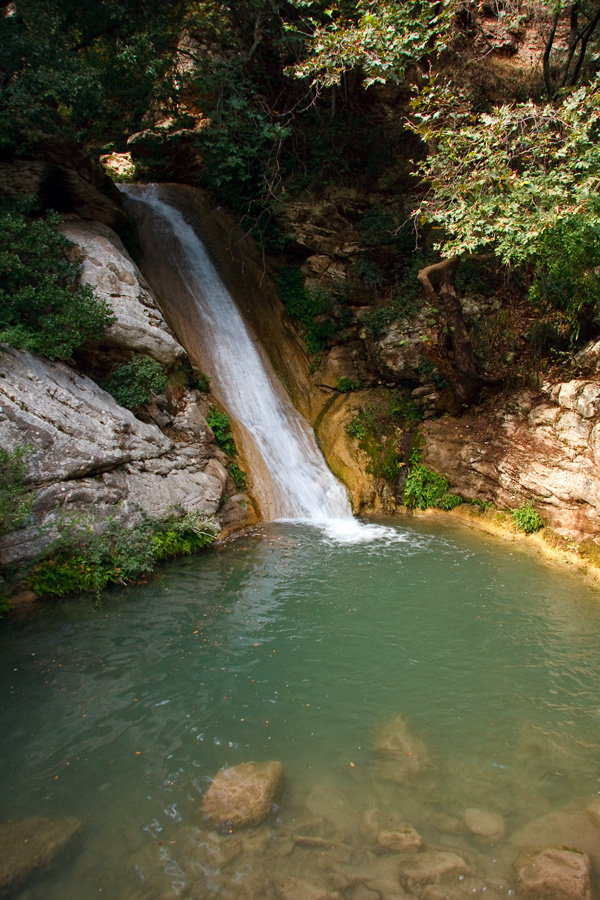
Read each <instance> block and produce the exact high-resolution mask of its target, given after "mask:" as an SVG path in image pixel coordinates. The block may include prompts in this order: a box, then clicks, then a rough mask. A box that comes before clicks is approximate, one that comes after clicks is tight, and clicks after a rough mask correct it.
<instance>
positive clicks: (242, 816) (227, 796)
mask: <svg viewBox="0 0 600 900" xmlns="http://www.w3.org/2000/svg"><path fill="white" fill-rule="evenodd" d="M282 781H283V766H282V764H281V763H280V762H275V761H271V762H264V763H256V762H248V763H240V765H238V766H231V768H229V769H223V770H222V771H221V772H218V773H217V775H216V776H215V779H214V781H213V783H212V784H211V786H210V787H209V789H208V791H207V792H206V794H205V797H204V800H203V802H202V808H203V810H204V814H205V815H206V816H207V817H208V819H210V821H211V822H212V823H213V824H214V825H216V826H217V827H219V828H227V827H229V828H241V827H243V826H244V825H257V824H258V823H259V822H262V821H263V819H266V817H267V816H268V815H269V813H270V812H271V807H272V805H273V801H274V799H275V797H276V796H277V793H278V791H279V789H280V787H281V783H282Z"/></svg>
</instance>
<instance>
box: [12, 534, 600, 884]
mask: <svg viewBox="0 0 600 900" xmlns="http://www.w3.org/2000/svg"><path fill="white" fill-rule="evenodd" d="M598 609H599V607H598V605H597V595H596V594H594V593H593V592H591V591H589V590H588V589H586V588H583V587H582V586H581V584H579V583H578V582H576V581H574V580H572V579H570V578H568V577H565V578H561V577H560V576H557V575H556V573H555V572H554V571H553V570H551V569H546V568H542V567H541V566H539V565H538V564H537V563H536V562H535V561H534V560H531V559H528V558H527V557H524V556H522V555H519V554H514V553H513V552H512V551H511V550H510V549H509V548H507V547H504V546H501V545H497V544H496V543H495V542H493V541H487V540H481V539H479V538H478V536H476V535H471V534H470V533H464V532H462V531H460V530H459V529H456V530H452V531H447V530H446V531H443V530H442V529H440V528H439V527H437V526H431V525H429V524H419V523H417V525H416V527H415V526H413V525H411V526H408V525H402V526H400V527H399V526H398V525H397V524H390V523H389V522H388V523H367V524H362V523H354V522H349V523H348V522H345V521H343V522H341V523H340V522H335V521H334V522H331V521H330V522H327V523H321V524H319V525H317V526H307V525H306V524H302V523H296V524H291V523H287V524H284V523H277V524H274V525H271V526H269V527H266V528H265V529H264V531H263V533H262V534H261V535H258V536H253V537H247V538H243V539H240V540H238V541H237V542H235V543H234V544H233V545H232V546H231V547H230V548H228V550H227V551H226V552H222V551H217V552H210V553H207V554H205V555H204V556H199V557H196V558H193V559H185V560H181V561H176V562H174V563H171V564H169V565H167V566H165V567H163V568H162V569H161V570H160V572H159V574H158V576H157V577H156V578H155V579H154V580H153V581H152V582H151V583H150V584H148V585H145V586H134V587H132V588H130V589H126V590H124V589H117V590H113V591H107V592H106V594H105V595H103V597H102V599H101V600H100V602H98V603H97V602H96V601H89V600H86V599H80V600H77V601H69V602H65V603H61V604H57V605H56V606H55V607H54V608H51V609H48V611H47V613H45V614H42V615H41V616H39V617H38V618H37V619H36V620H34V621H32V622H31V623H29V624H25V625H19V626H18V627H17V626H13V625H11V624H10V623H6V625H5V628H4V630H3V633H2V634H0V644H2V647H1V652H0V668H1V670H2V679H3V684H4V686H5V691H4V693H3V699H2V701H1V703H0V716H1V727H0V752H1V753H2V758H3V760H4V761H5V764H4V776H5V777H4V779H3V782H2V784H1V785H0V798H1V803H2V808H3V811H4V815H3V818H4V819H8V818H23V817H27V816H32V815H39V814H43V815H50V816H64V815H77V816H79V817H80V818H82V819H85V821H86V823H87V825H86V831H85V835H84V838H83V839H82V840H81V843H80V845H79V846H78V847H77V852H74V853H72V854H70V856H69V858H68V859H66V860H65V862H64V865H63V867H62V868H59V869H56V870H54V872H53V873H51V874H49V875H48V876H47V877H45V878H44V879H40V880H39V882H37V883H34V884H33V885H32V886H31V887H29V888H28V889H27V894H26V896H27V898H28V900H42V897H43V898H44V900H58V898H59V897H60V898H61V900H88V897H89V898H91V897H92V896H94V897H97V896H98V894H99V892H100V891H101V892H102V893H103V894H104V896H111V897H113V898H115V900H120V898H123V900H125V898H127V900H132V898H136V900H138V898H139V900H149V898H150V897H161V900H162V897H163V896H164V897H165V898H166V897H167V896H181V897H182V898H183V897H190V898H196V897H198V896H203V897H204V896H206V897H212V896H213V894H214V895H215V896H216V895H217V894H218V895H219V897H229V896H231V897H232V898H233V897H236V900H237V898H239V897H240V896H241V897H248V898H253V897H256V898H259V897H260V898H263V897H267V898H270V897H273V898H275V897H278V898H280V897H284V898H285V897H288V896H289V897H296V896H298V895H299V892H300V893H301V891H302V890H306V888H301V887H299V886H298V884H299V882H306V881H308V882H310V883H312V884H313V885H316V886H317V887H318V888H319V889H320V890H325V889H327V890H328V891H330V892H332V891H333V892H337V893H338V894H340V896H342V897H343V898H344V900H356V896H355V895H356V885H358V884H360V885H363V887H364V891H366V890H368V891H369V892H370V894H369V896H371V894H373V893H374V892H375V893H378V894H379V895H381V896H383V897H385V896H386V892H387V894H393V893H394V892H393V891H392V887H393V884H395V885H396V893H397V891H398V890H399V888H398V873H400V883H401V885H402V889H404V890H405V891H410V890H411V886H412V887H414V884H413V882H415V879H417V875H416V874H415V872H413V873H412V875H411V871H412V869H411V865H412V868H413V869H414V868H415V866H414V863H411V859H412V856H410V859H409V857H408V856H406V855H403V854H409V855H410V854H413V855H414V852H415V851H414V849H413V850H408V849H406V851H404V850H402V849H401V848H402V842H403V841H408V840H409V839H410V840H412V841H415V840H416V839H415V838H414V833H417V835H418V837H419V840H420V841H421V845H420V847H421V849H420V850H419V865H421V866H426V867H427V866H428V867H429V868H428V869H427V871H423V872H421V874H420V875H419V876H418V877H419V878H420V879H421V882H422V883H423V884H425V883H427V879H428V878H432V879H434V878H437V877H438V876H439V879H441V884H442V888H440V890H444V889H445V888H444V885H446V886H447V890H448V891H451V892H454V893H448V896H453V897H454V896H457V897H462V896H463V895H465V896H466V895H467V893H468V894H469V895H471V894H472V893H473V892H479V891H481V890H483V887H484V886H485V887H486V892H487V896H496V897H504V896H507V895H508V894H509V893H510V891H512V890H514V887H515V886H514V883H513V880H514V876H513V873H512V861H513V859H514V857H515V855H516V853H517V852H518V849H519V846H518V841H519V840H521V839H523V840H524V838H522V835H531V834H532V833H534V832H535V833H539V834H546V833H547V832H548V831H549V830H551V826H552V822H553V821H554V819H553V818H552V817H555V818H556V817H558V820H559V824H560V822H562V823H563V824H562V825H560V827H561V828H564V827H566V825H565V824H564V823H565V822H567V823H571V825H572V829H571V833H572V834H574V835H582V836H581V837H578V838H577V839H578V840H581V841H584V840H585V841H588V840H589V841H592V839H594V840H596V845H595V846H599V845H600V831H599V830H596V832H594V831H593V828H594V826H593V824H592V825H590V822H592V823H593V821H595V820H594V815H596V813H595V812H594V810H595V809H596V807H594V809H592V807H591V805H590V804H591V801H592V798H593V797H596V796H597V793H596V792H597V791H598V790H600V782H599V772H598V765H597V760H598V758H599V750H600V747H599V746H598V744H599V729H600V715H599V713H598V709H599V705H600V673H599V672H598V666H597V647H598V643H599V638H600V620H599V616H598ZM386 723H387V724H386ZM382 727H383V728H384V730H385V728H386V727H388V728H391V729H392V731H391V732H390V734H388V738H387V745H386V742H385V738H384V739H383V749H381V746H380V748H379V750H378V749H377V746H376V744H377V741H376V738H375V735H376V734H380V732H381V728H382ZM378 740H379V743H380V745H381V740H382V739H381V738H379V739H378ZM386 746H387V750H386V749H385V747H386ZM251 759H254V760H258V761H260V760H268V759H280V760H282V761H283V763H284V765H285V768H286V787H285V791H284V794H283V795H282V797H281V798H280V801H279V807H278V809H277V810H276V811H275V814H274V816H273V818H272V820H271V821H269V822H268V823H266V824H265V825H264V826H259V827H257V828H255V829H252V830H250V831H247V832H243V833H236V834H233V835H229V834H224V835H220V834H216V833H214V832H210V831H207V830H205V828H204V826H203V820H202V815H201V798H202V796H203V794H204V793H205V791H206V789H207V786H208V784H209V783H210V779H211V777H212V776H213V775H214V773H215V772H216V771H218V770H219V769H220V768H222V767H224V766H228V765H235V764H237V763H239V762H243V761H247V760H251ZM565 808H568V812H567V813H565V812H564V811H563V812H561V810H564V809H565ZM590 810H591V811H590ZM467 813H468V814H467ZM597 818H600V817H597ZM532 822H533V823H534V824H532ZM473 823H475V824H473ZM490 823H495V825H496V826H497V829H498V834H499V835H500V833H501V832H502V836H501V837H495V838H494V839H492V838H491V837H490V836H489V835H488V836H487V837H486V836H485V835H483V834H482V833H478V831H477V829H478V828H479V829H485V828H488V829H489V828H490V827H491V825H490ZM498 823H501V824H502V828H500V825H499V824H498ZM536 823H537V824H536ZM586 823H587V824H586ZM409 826H410V827H409ZM556 827H557V828H558V827H559V826H558V825H557V826H556ZM586 829H587V831H586ZM590 829H592V832H593V833H592V832H590ZM536 830H537V831H536ZM559 830H560V829H559ZM403 834H404V835H405V837H404V838H403V837H402V835H403ZM590 834H591V837H590ZM382 835H383V836H382ZM390 835H391V837H390ZM406 835H408V836H409V837H406ZM586 835H587V837H586ZM594 835H595V837H594ZM592 842H593V841H592ZM399 848H400V849H399ZM436 853H437V854H438V856H437V857H436V856H435V854H436ZM440 853H443V854H446V856H445V857H444V858H443V860H442V858H440V857H439V854H440ZM449 854H454V855H455V856H456V857H458V858H459V862H456V859H454V858H453V857H451V856H449ZM452 859H454V861H453V862H452ZM449 860H450V862H452V864H451V865H449V868H448V869H447V872H446V874H445V875H444V874H440V871H441V870H440V866H441V867H442V869H444V866H446V865H447V864H449ZM597 862H599V863H600V860H598V861H597ZM415 871H416V870H415ZM435 872H437V875H435V874H434V873H435ZM411 879H412V881H411ZM417 880H418V879H417ZM415 883H416V882H415ZM386 885H387V887H386ZM415 890H416V888H415ZM364 891H363V893H364ZM417 893H418V891H417ZM364 896H365V898H366V897H367V894H366V893H364Z"/></svg>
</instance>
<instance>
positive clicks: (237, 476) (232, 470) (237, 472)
mask: <svg viewBox="0 0 600 900" xmlns="http://www.w3.org/2000/svg"><path fill="white" fill-rule="evenodd" d="M227 471H228V472H229V474H230V475H231V477H232V478H233V481H234V484H235V486H236V487H238V488H244V487H246V473H245V472H244V470H243V469H240V468H239V466H236V464H235V463H233V462H232V463H229V465H228V466H227Z"/></svg>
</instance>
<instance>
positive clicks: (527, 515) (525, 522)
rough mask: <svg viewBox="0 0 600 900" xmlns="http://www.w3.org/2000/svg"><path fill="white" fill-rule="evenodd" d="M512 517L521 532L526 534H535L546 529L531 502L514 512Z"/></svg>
mask: <svg viewBox="0 0 600 900" xmlns="http://www.w3.org/2000/svg"><path fill="white" fill-rule="evenodd" d="M511 516H512V519H513V522H514V523H515V525H516V526H517V528H518V529H519V531H524V532H525V533H526V534H535V532H536V531H539V530H540V528H543V527H544V523H543V521H542V517H541V516H540V514H539V513H538V512H537V511H536V510H535V509H534V508H533V506H532V504H531V502H529V503H526V504H525V505H524V506H519V508H518V509H515V510H513V512H512V513H511Z"/></svg>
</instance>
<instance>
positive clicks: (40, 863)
mask: <svg viewBox="0 0 600 900" xmlns="http://www.w3.org/2000/svg"><path fill="white" fill-rule="evenodd" d="M80 828H81V822H80V821H79V820H78V819H75V818H72V817H69V818H65V819H47V818H43V817H42V816H37V817H35V818H32V819H23V820H22V821H20V822H2V823H0V847H2V855H1V857H0V896H5V895H7V894H9V893H12V892H13V891H15V890H16V889H17V888H19V887H21V886H22V885H23V884H25V883H26V882H27V881H28V880H29V879H30V878H31V876H32V875H34V874H35V873H36V872H39V871H41V870H44V869H47V868H48V867H49V866H51V865H52V863H53V862H54V860H55V859H56V857H57V856H58V855H59V853H60V852H61V851H62V850H63V849H64V848H65V847H66V846H67V844H69V843H70V841H71V840H72V838H73V837H74V836H75V834H76V833H77V832H78V831H79V829H80Z"/></svg>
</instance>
